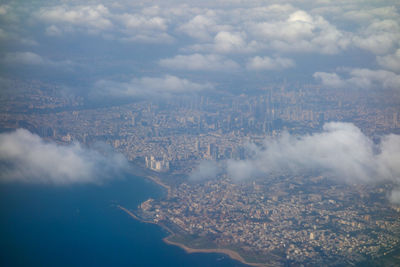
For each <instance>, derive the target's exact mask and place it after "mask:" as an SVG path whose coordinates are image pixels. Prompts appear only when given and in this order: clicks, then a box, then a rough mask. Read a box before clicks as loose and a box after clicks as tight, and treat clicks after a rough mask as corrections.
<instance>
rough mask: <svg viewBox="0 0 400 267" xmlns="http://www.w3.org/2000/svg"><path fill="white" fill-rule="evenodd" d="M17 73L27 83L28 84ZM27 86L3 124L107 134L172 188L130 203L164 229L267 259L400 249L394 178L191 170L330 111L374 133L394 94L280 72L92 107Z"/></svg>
mask: <svg viewBox="0 0 400 267" xmlns="http://www.w3.org/2000/svg"><path fill="white" fill-rule="evenodd" d="M15 83H16V84H15V86H18V87H19V89H20V90H21V91H24V86H26V84H23V83H22V84H21V83H17V82H15ZM29 86H30V90H31V92H35V93H32V94H31V95H25V96H24V98H23V99H12V98H10V97H8V96H7V101H6V102H4V99H3V105H2V108H1V121H0V123H1V128H2V129H3V131H4V130H12V129H16V128H25V129H28V130H29V131H31V132H32V133H36V134H38V135H39V136H41V137H42V138H44V139H46V140H53V141H56V142H58V143H60V144H69V143H74V142H79V143H81V144H83V145H87V146H91V145H93V144H95V143H98V142H105V143H108V144H109V145H111V146H112V147H113V149H114V150H115V151H117V152H120V153H122V154H123V155H125V157H126V158H128V159H129V160H130V161H131V162H132V163H133V164H135V165H136V166H139V167H140V168H143V169H147V170H146V172H147V173H149V174H151V176H152V177H155V178H153V179H154V180H155V181H156V182H158V183H160V184H162V185H164V186H165V187H167V188H168V194H167V195H166V196H165V197H164V198H162V199H149V200H147V201H146V202H144V203H142V204H141V205H140V207H138V210H136V211H133V212H135V213H137V216H138V217H139V218H141V219H142V220H144V221H149V222H153V223H157V224H160V225H161V226H164V227H165V228H166V229H168V231H169V232H170V234H171V236H170V237H169V239H170V240H171V241H174V242H178V243H182V244H185V245H187V246H191V247H192V248H226V249H230V250H233V251H236V252H238V253H239V254H240V255H241V257H243V259H244V262H246V263H252V264H261V265H264V264H265V265H284V264H309V265H314V266H315V265H320V266H321V265H353V264H357V263H360V262H363V261H366V260H373V259H379V258H380V257H383V256H385V255H387V254H390V253H392V252H393V251H395V250H396V249H398V245H399V241H400V231H399V229H400V207H399V206H398V205H394V204H392V203H390V202H389V201H388V199H387V195H386V192H387V191H388V190H387V189H388V188H389V189H390V188H391V187H393V186H396V185H393V184H379V183H378V184H374V185H363V184H346V183H342V182H336V181H334V180H332V179H329V177H325V175H324V174H322V173H319V172H318V171H315V172H314V173H303V174H297V175H293V174H290V173H285V172H281V173H279V174H275V176H273V177H256V178H255V179H252V180H246V181H240V182H238V181H234V180H232V179H231V177H229V175H228V174H227V173H226V172H223V171H222V172H220V173H217V174H216V175H215V176H216V177H207V179H204V180H195V181H192V180H190V178H188V177H190V174H191V172H192V171H193V169H195V168H196V166H197V165H198V164H199V162H202V161H208V162H210V161H211V162H217V163H218V164H223V163H224V162H225V161H226V160H230V159H233V160H245V159H247V158H249V157H251V156H252V155H251V154H250V153H249V151H248V150H247V149H246V146H247V145H248V144H255V145H262V143H263V140H264V139H265V138H266V137H270V138H274V137H279V136H280V135H281V134H282V133H284V132H289V133H291V134H293V135H302V134H303V135H304V134H311V133H313V132H317V131H319V130H321V128H322V127H323V125H324V123H325V122H329V121H345V122H352V123H354V124H355V125H357V126H358V127H359V128H360V129H361V130H362V131H363V133H365V134H366V135H367V136H369V137H370V138H371V139H372V140H374V141H379V137H380V136H381V135H382V134H388V133H398V132H399V131H400V122H399V117H398V108H397V106H396V103H397V101H398V100H396V99H393V98H386V99H384V101H383V100H382V99H377V97H378V96H374V95H372V96H371V95H363V94H361V93H360V92H357V91H351V92H346V91H340V90H337V91H334V92H333V91H329V90H325V89H323V88H320V87H318V86H315V85H294V84H286V83H284V84H280V85H276V86H271V87H268V88H264V89H262V90H260V92H258V93H253V94H249V95H245V94H241V95H236V96H235V95H216V96H214V97H209V96H202V95H195V96H182V97H177V98H174V99H167V100H163V101H161V100H160V101H158V102H157V101H155V102H154V101H153V102H148V101H146V100H142V101H137V102H130V103H121V104H119V105H113V106H105V105H103V106H102V105H97V106H93V105H92V106H91V105H89V104H87V103H85V102H84V99H83V98H81V97H68V96H65V95H57V93H55V92H56V91H55V90H52V88H51V85H47V84H40V83H37V84H35V83H31V84H30V85H29ZM379 98H384V96H382V95H380V96H379ZM10 99H11V100H10ZM28 103H30V104H29V105H28ZM378 103H381V104H378ZM21 104H23V108H22V107H21V106H20V105H21ZM17 105H18V106H17Z"/></svg>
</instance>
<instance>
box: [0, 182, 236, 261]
mask: <svg viewBox="0 0 400 267" xmlns="http://www.w3.org/2000/svg"><path fill="white" fill-rule="evenodd" d="M162 194H163V191H162V188H160V187H159V186H158V185H156V184H154V183H152V182H150V181H148V180H145V179H143V178H140V177H135V176H132V175H130V176H126V177H121V178H120V179H114V180H113V181H112V182H109V183H106V184H103V185H93V184H91V185H69V186H53V185H26V184H0V266H244V265H243V264H241V263H239V262H237V261H234V260H231V259H230V258H228V257H227V256H224V255H222V254H215V253H214V254H203V253H195V254H187V253H186V252H184V251H183V250H182V249H180V248H178V247H175V246H170V245H167V244H165V243H164V242H163V241H162V238H163V237H165V236H167V232H165V231H164V230H163V229H161V228H160V227H158V226H157V225H152V224H145V223H142V222H139V221H136V220H134V219H132V218H131V217H130V216H129V215H128V214H126V213H125V212H123V211H121V210H119V209H117V208H116V207H115V205H116V204H120V205H122V206H124V207H126V208H134V207H136V206H137V205H138V204H140V203H141V202H142V201H144V200H146V199H147V198H149V197H153V198H157V197H160V196H162Z"/></svg>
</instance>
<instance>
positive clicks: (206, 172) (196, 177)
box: [189, 161, 220, 181]
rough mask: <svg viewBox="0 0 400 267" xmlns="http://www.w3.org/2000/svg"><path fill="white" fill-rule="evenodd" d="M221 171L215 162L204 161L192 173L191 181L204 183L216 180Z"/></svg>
mask: <svg viewBox="0 0 400 267" xmlns="http://www.w3.org/2000/svg"><path fill="white" fill-rule="evenodd" d="M219 171H220V167H219V166H218V165H217V163H216V162H215V161H202V162H200V164H199V165H198V166H197V167H196V168H195V169H194V170H193V171H192V172H191V174H190V175H189V180H192V181H203V180H208V179H214V178H216V177H217V175H218V173H219Z"/></svg>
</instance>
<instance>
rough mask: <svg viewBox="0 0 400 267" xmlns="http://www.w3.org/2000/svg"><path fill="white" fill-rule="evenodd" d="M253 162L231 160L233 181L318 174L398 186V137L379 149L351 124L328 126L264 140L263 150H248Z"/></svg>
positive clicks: (387, 139)
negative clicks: (306, 133) (309, 133)
mask: <svg viewBox="0 0 400 267" xmlns="http://www.w3.org/2000/svg"><path fill="white" fill-rule="evenodd" d="M249 149H251V150H252V151H251V152H252V154H253V155H254V156H253V157H252V158H250V159H248V160H243V161H235V160H230V161H228V163H227V171H228V175H229V176H230V177H232V178H233V179H235V180H242V179H249V178H252V177H265V176H268V175H276V174H282V173H287V174H296V173H307V172H310V171H321V172H323V173H324V174H325V175H326V176H328V177H332V178H334V179H339V180H343V181H346V182H349V183H357V182H369V183H380V182H385V181H386V182H392V183H394V184H396V185H400V136H399V135H393V134H392V135H388V136H385V137H383V138H382V141H381V143H380V144H379V145H377V146H376V145H374V143H373V142H372V140H370V139H369V138H368V137H367V136H365V135H364V134H363V133H362V132H361V131H360V129H358V128H357V127H356V126H354V125H353V124H350V123H333V122H332V123H327V124H325V125H324V128H323V132H321V133H315V134H312V135H304V136H299V137H296V136H292V135H290V134H288V133H286V134H283V135H282V136H281V137H280V138H278V139H267V140H265V143H264V148H257V147H255V146H250V147H249Z"/></svg>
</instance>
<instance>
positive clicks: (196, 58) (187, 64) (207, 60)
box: [159, 53, 239, 71]
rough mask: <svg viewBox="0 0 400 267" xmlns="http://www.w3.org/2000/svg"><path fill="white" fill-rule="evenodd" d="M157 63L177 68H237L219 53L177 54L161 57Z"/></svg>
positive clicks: (213, 69)
mask: <svg viewBox="0 0 400 267" xmlns="http://www.w3.org/2000/svg"><path fill="white" fill-rule="evenodd" d="M159 65H160V66H163V67H167V68H172V69H179V70H204V71H228V70H235V69H238V68H239V64H237V63H236V62H235V61H233V60H231V59H225V58H224V57H222V56H220V55H214V54H209V55H202V54H198V53H196V54H192V55H177V56H175V57H173V58H166V59H161V60H160V61H159Z"/></svg>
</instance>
